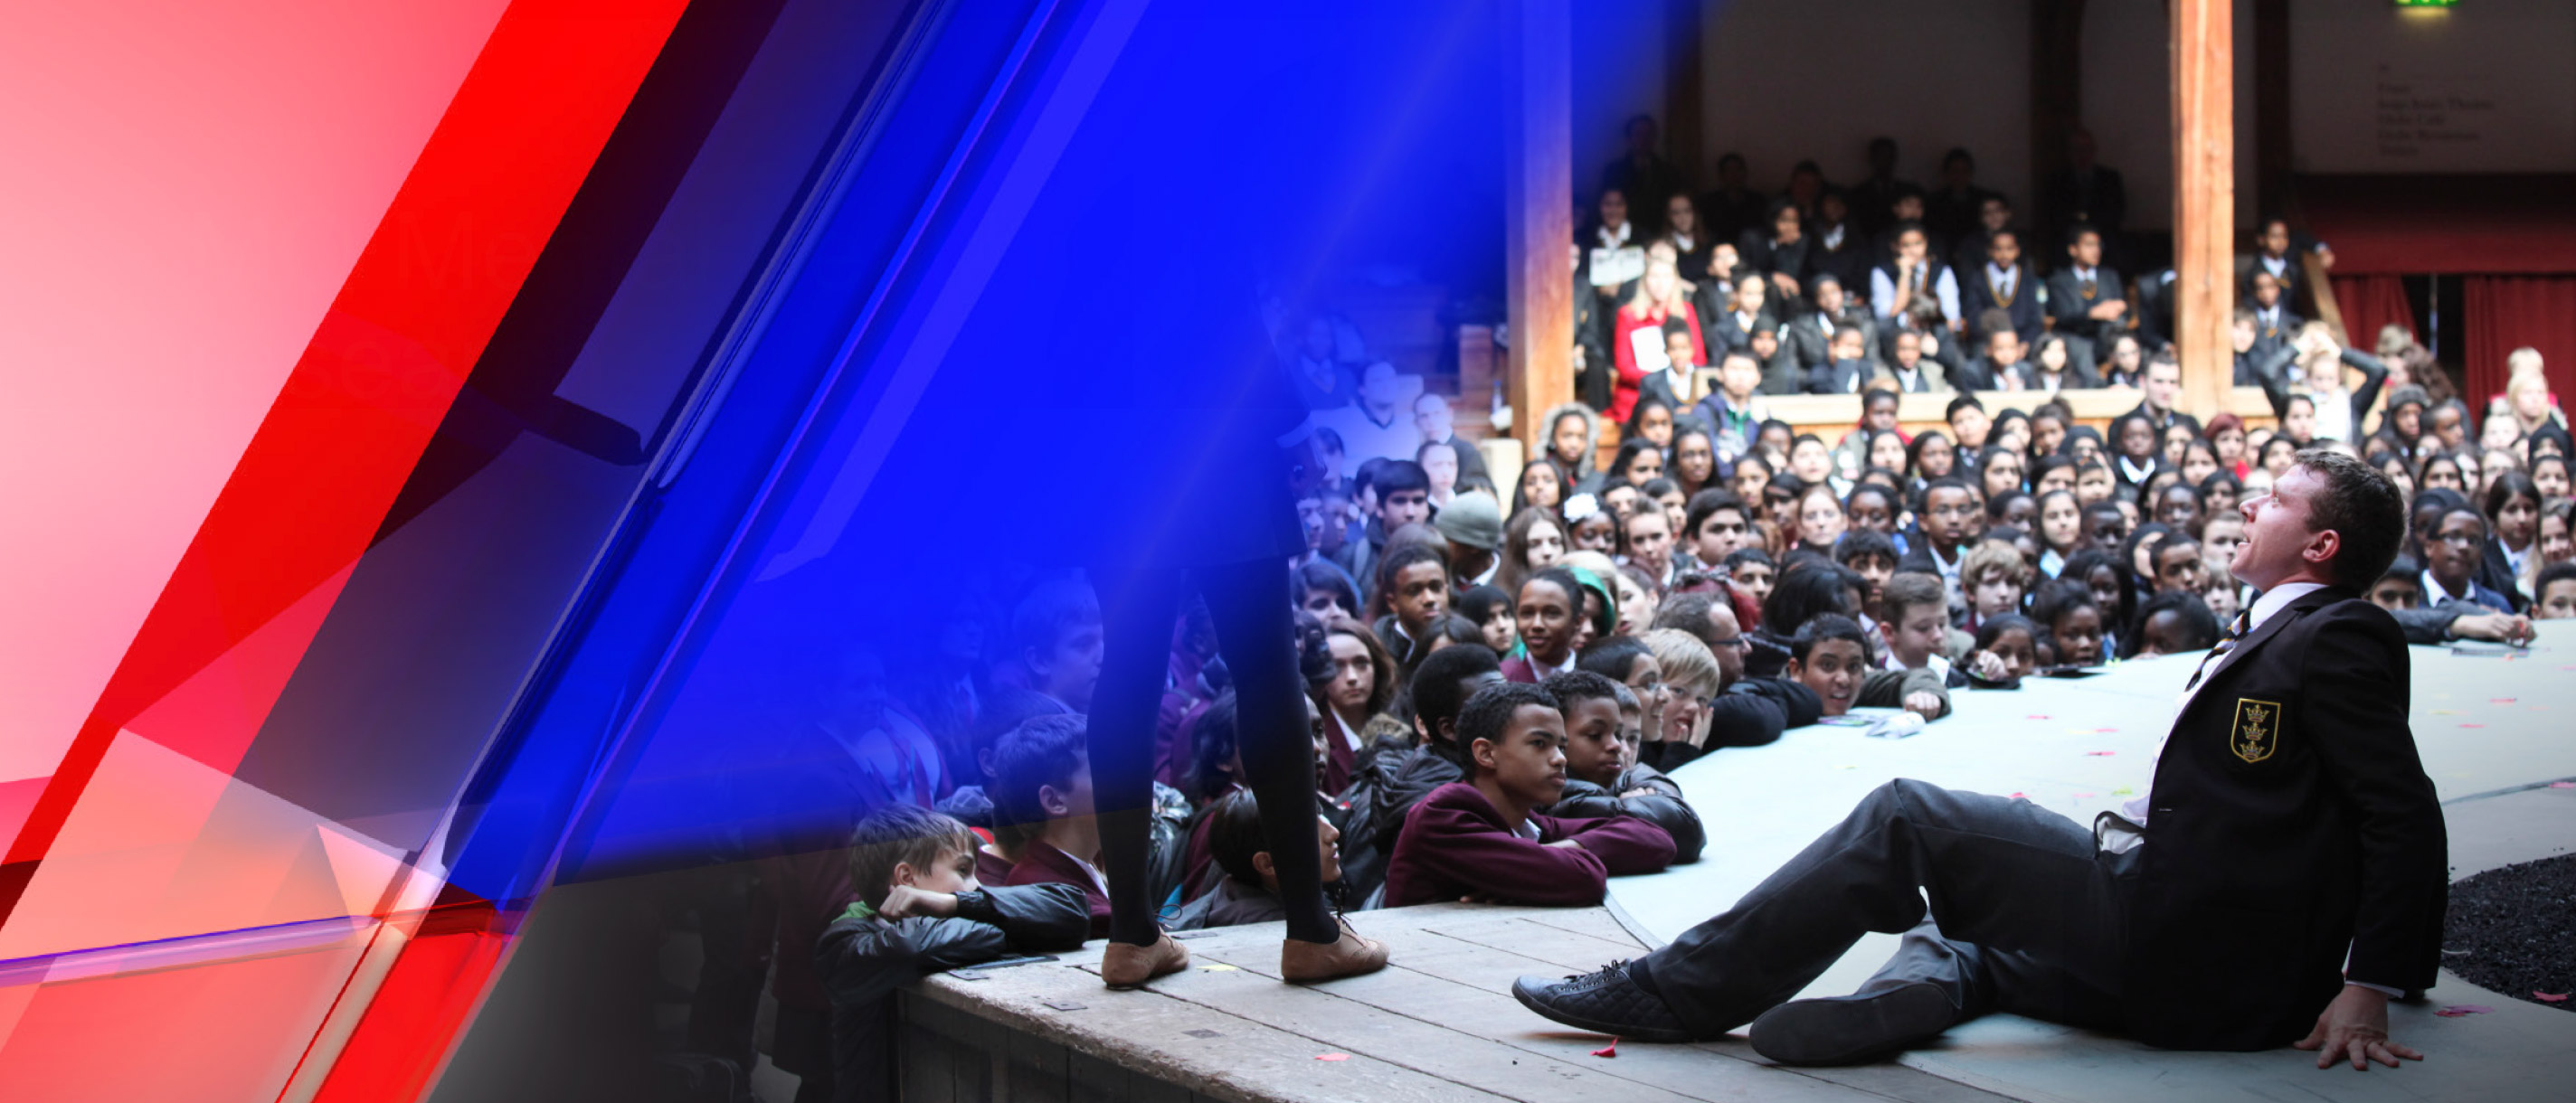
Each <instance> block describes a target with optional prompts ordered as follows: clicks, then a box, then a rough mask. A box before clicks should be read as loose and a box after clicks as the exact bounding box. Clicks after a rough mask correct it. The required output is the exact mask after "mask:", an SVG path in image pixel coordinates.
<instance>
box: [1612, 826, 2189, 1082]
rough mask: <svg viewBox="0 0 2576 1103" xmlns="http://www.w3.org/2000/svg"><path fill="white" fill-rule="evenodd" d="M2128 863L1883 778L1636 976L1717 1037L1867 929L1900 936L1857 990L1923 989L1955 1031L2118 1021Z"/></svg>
mask: <svg viewBox="0 0 2576 1103" xmlns="http://www.w3.org/2000/svg"><path fill="white" fill-rule="evenodd" d="M2137 856H2138V852H2137V851H2134V850H2132V851H2130V852H2129V853H2127V854H2108V853H2101V852H2098V851H2097V850H2096V849H2095V847H2094V843H2093V836H2092V834H2091V833H2090V832H2088V831H2086V830H2085V829H2083V828H2082V827H2079V826H2077V825H2076V823H2075V822H2074V821H2073V820H2069V819H2067V818H2066V817H2064V816H2060V815H2058V814H2056V813H2054V812H2050V811H2047V810H2045V809H2042V808H2040V807H2038V806H2036V805H2033V804H2031V803H2029V802H2027V801H2017V800H2007V799H2005V798H2003V797H1991V796H1985V795H1982V794H1978V793H1959V792H1952V791H1951V790H1948V789H1943V788H1940V787H1938V786H1934V785H1926V784H1924V783H1922V782H1919V781H1907V780H1899V781H1892V782H1889V783H1887V784H1886V785H1883V786H1880V787H1879V788H1878V789H1877V790H1876V791H1874V792H1872V793H1871V794H1870V795H1869V796H1868V797H1867V798H1865V799H1863V800H1862V801H1861V802H1860V806H1859V807H1857V808H1854V809H1852V813H1851V815H1850V816H1848V817H1846V818H1844V820H1843V822H1842V823H1841V824H1840V825H1839V826H1837V827H1835V828H1834V829H1833V830H1831V831H1827V832H1825V833H1824V835H1823V836H1821V837H1819V838H1818V839H1817V840H1816V841H1815V842H1813V843H1810V844H1808V845H1807V848H1806V849H1805V850H1803V851H1800V852H1799V854H1798V856H1797V857H1796V858H1794V859H1791V860H1790V862H1789V864H1787V865H1785V866H1782V867H1780V869H1779V871H1778V872H1775V873H1773V874H1772V875H1771V876H1770V877H1769V878H1767V879H1765V880H1764V881H1763V882H1762V883H1761V884H1760V885H1758V886H1756V887H1755V888H1754V889H1753V891H1752V892H1749V893H1747V894H1745V896H1744V898H1743V899H1742V900H1739V901H1737V902H1736V905H1735V907H1733V908H1730V909H1728V910H1727V911H1726V913H1725V914H1723V915H1720V916H1718V917H1717V918H1715V919H1711V920H1709V921H1707V922H1705V923H1702V924H1700V925H1699V926H1696V927H1693V928H1691V929H1690V930H1689V931H1687V932H1684V933H1683V935H1682V936H1681V937H1680V938H1678V939H1676V940H1674V941H1673V943H1672V944H1671V945H1669V946H1666V947H1664V948H1663V949H1660V950H1657V951H1655V952H1654V953H1653V954H1651V955H1649V956H1647V957H1646V958H1645V960H1643V961H1642V962H1640V963H1639V965H1640V966H1642V967H1643V969H1644V972H1645V980H1646V984H1647V986H1648V987H1650V988H1652V989H1653V990H1654V991H1655V992H1656V993H1658V994H1659V995H1661V996H1662V997H1663V998H1664V1002H1665V1003H1667V1004H1670V1005H1671V1006H1672V1009H1673V1011H1674V1012H1675V1013H1676V1014H1678V1015H1680V1016H1681V1018H1682V1021H1684V1022H1685V1023H1688V1024H1690V1025H1691V1026H1692V1027H1694V1028H1696V1029H1700V1030H1704V1031H1709V1032H1712V1033H1715V1032H1722V1031H1726V1030H1731V1029H1734V1028H1735V1027H1737V1026H1741V1025H1743V1024H1744V1023H1747V1022H1750V1021H1752V1020H1753V1018H1754V1017H1755V1016H1757V1015H1760V1014H1761V1013H1762V1012H1764V1011H1766V1010H1769V1009H1770V1008H1771V1007H1773V1006H1775V1005H1777V1004H1779V1003H1781V1002H1782V1001H1785V1000H1787V999H1789V998H1790V997H1792V996H1795V995H1797V993H1798V991H1799V990H1800V989H1803V988H1805V987H1806V986H1807V985H1808V984H1809V983H1811V982H1813V981H1814V980H1815V979H1816V977H1817V976H1819V975H1821V974H1822V973H1823V972H1824V971H1825V969H1826V968H1827V967H1829V966H1831V965H1832V964H1833V963H1834V962H1835V961H1836V960H1838V959H1840V958H1841V957H1842V955H1843V953H1844V951H1846V950H1849V949H1851V946H1852V943H1854V942H1857V941H1859V940H1860V936H1861V935H1862V934H1863V933H1865V932H1869V931H1881V932H1885V933H1888V934H1895V933H1899V932H1908V933H1907V935H1906V939H1905V944H1904V946H1903V947H1902V948H1901V949H1899V950H1898V951H1897V954H1896V956H1895V957H1894V958H1891V959H1890V960H1889V961H1888V963H1887V965H1886V966H1884V967H1883V968H1881V969H1880V970H1879V972H1878V975H1877V976H1875V977H1872V978H1871V979H1870V982H1869V983H1868V984H1867V985H1865V986H1864V987H1863V989H1862V990H1863V991H1871V990H1875V989H1879V988H1884V987H1889V986H1892V985H1896V984H1902V983H1908V982H1913V981H1922V982H1927V983H1931V984H1934V985H1937V986H1939V987H1940V988H1941V989H1942V990H1943V991H1945V992H1947V993H1949V995H1950V999H1951V1002H1952V1004H1953V1005H1954V1006H1956V1007H1958V1008H1959V1010H1960V1016H1961V1018H1963V1019H1964V1018H1968V1017H1972V1016H1975V1015H1982V1014H1985V1013H1986V1012H1989V1011H2011V1012H2015V1013H2018V1014H2025V1015H2030V1016H2033V1017H2036V1018H2043V1019H2048V1020H2051V1021H2055V1022H2063V1023H2067V1024H2070V1025H2076V1026H2108V1025H2113V1024H2115V1023H2116V1022H2117V1021H2118V1017H2119V992H2120V947H2121V945H2122V942H2123V940H2124V937H2125V935H2126V932H2127V924H2128V900H2129V889H2130V886H2131V885H2132V884H2134V881H2133V880H2132V878H2133V876H2134V872H2135V869H2136V864H2137V863H2136V858H2137ZM1927 893H1928V894H1929V895H1930V897H1931V904H1930V907H1929V913H1930V916H1931V920H1930V921H1929V922H1926V920H1925V913H1926V907H1925V904H1924V896H1925V894H1927Z"/></svg>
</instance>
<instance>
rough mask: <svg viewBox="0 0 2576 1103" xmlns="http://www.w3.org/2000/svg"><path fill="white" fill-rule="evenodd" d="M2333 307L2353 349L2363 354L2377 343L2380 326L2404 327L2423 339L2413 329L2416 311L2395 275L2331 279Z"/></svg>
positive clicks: (2400, 279)
mask: <svg viewBox="0 0 2576 1103" xmlns="http://www.w3.org/2000/svg"><path fill="white" fill-rule="evenodd" d="M2332 282H2333V283H2334V297H2335V305H2336V306H2338V307H2340V308H2342V310H2343V331H2344V334H2345V335H2346V337H2347V339H2349V340H2350V341H2351V342H2352V344H2353V346H2354V347H2356V348H2359V349H2361V350H2363V351H2365V352H2367V351H2370V350H2371V349H2373V348H2376V347H2377V346H2378V344H2379V327H2381V326H2388V325H2399V326H2405V327H2406V329H2407V331H2408V332H2410V333H2413V334H2415V339H2416V340H2418V341H2421V340H2423V339H2424V333H2423V331H2422V330H2419V329H2416V328H2415V308H2414V307H2413V306H2410V305H2408V304H2407V302H2406V283H2405V281H2404V279H2403V278H2401V277H2398V276H2384V275H2383V276H2343V275H2338V276H2336V277H2334V279H2333V281H2332Z"/></svg>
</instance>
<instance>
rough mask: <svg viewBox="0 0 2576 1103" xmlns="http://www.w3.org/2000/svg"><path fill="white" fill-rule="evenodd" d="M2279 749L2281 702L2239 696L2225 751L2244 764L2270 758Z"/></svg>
mask: <svg viewBox="0 0 2576 1103" xmlns="http://www.w3.org/2000/svg"><path fill="white" fill-rule="evenodd" d="M2280 746H2281V703H2280V702H2278V701H2257V700H2254V699H2252V698H2245V697H2240V698H2238V699H2237V701H2236V726H2235V727H2234V728H2233V729H2232V730H2230V731H2229V732H2228V733H2227V749H2228V750H2230V751H2233V752H2235V754H2236V757H2238V758H2241V759H2244V760H2245V761H2247V762H2261V761H2263V760H2264V759H2267V758H2270V757H2272V752H2273V751H2275V750H2278V749H2280Z"/></svg>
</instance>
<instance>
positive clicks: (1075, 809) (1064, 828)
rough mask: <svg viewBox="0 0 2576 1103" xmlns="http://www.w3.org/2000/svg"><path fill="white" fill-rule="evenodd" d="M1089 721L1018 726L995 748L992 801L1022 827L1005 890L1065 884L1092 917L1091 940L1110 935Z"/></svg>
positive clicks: (1042, 720)
mask: <svg viewBox="0 0 2576 1103" xmlns="http://www.w3.org/2000/svg"><path fill="white" fill-rule="evenodd" d="M1085 734H1086V722H1085V720H1084V719H1083V717H1081V716H1079V715H1075V714H1071V713H1064V714H1058V715H1054V716H1039V717H1034V718H1031V719H1029V720H1026V721H1023V722H1021V724H1020V726H1019V727H1016V728H1013V729H1011V731H1010V732H1009V733H1008V734H1006V735H1004V736H1002V738H1001V740H1000V742H998V743H996V744H994V747H993V774H994V790H995V791H994V794H993V797H994V801H995V803H996V805H997V807H998V809H999V810H1000V811H1001V813H1002V814H1003V815H1006V816H1008V817H1010V818H1011V820H1012V821H1014V822H1016V823H1019V824H1022V825H1026V826H1027V827H1028V835H1027V839H1026V841H1025V842H1023V843H1021V845H1020V859H1019V861H1018V862H1017V863H1014V864H1013V865H1012V866H1011V872H1010V873H1009V874H1008V875H1006V876H1005V877H1004V878H1003V881H1002V883H1003V884H1005V885H1045V884H1058V885H1070V886H1072V887H1074V888H1075V889H1078V890H1080V891H1081V893H1082V896H1083V900H1084V902H1085V904H1086V905H1087V906H1088V907H1089V909H1090V914H1091V936H1092V937H1094V938H1105V937H1107V936H1108V934H1109V884H1108V882H1107V881H1105V880H1103V879H1102V877H1101V872H1100V866H1099V864H1098V863H1099V860H1100V821H1099V819H1098V816H1097V810H1096V809H1095V808H1094V806H1093V802H1092V789H1091V754H1090V751H1089V750H1088V749H1087V748H1086V747H1085V745H1084V738H1085Z"/></svg>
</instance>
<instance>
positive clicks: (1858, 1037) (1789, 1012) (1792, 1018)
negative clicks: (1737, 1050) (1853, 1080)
mask: <svg viewBox="0 0 2576 1103" xmlns="http://www.w3.org/2000/svg"><path fill="white" fill-rule="evenodd" d="M1958 1021H1959V1009H1958V1008H1956V1007H1953V1006H1951V1005H1950V997H1949V995H1948V994H1947V993H1945V992H1943V991H1941V990H1940V989H1939V988H1936V987H1933V986H1932V985H1929V984H1904V985H1898V986H1897V987H1894V988H1886V989H1881V990H1879V991H1876V992H1866V993H1862V994H1860V995H1853V996H1835V997H1833V998H1831V999H1821V1000H1793V1001H1791V1002H1788V1003H1784V1004H1781V1005H1780V1006H1778V1007H1774V1008H1772V1009H1771V1010H1769V1011H1765V1012H1763V1013H1762V1017H1761V1018H1758V1019H1755V1020H1753V1030H1752V1032H1751V1033H1752V1036H1753V1052H1755V1053H1759V1054H1761V1055H1763V1056H1764V1057H1768V1058H1770V1059H1771V1060H1774V1061H1777V1062H1779V1063H1781V1064H1784V1065H1859V1064H1867V1063H1868V1062H1871V1061H1879V1060H1885V1059H1886V1058H1889V1057H1893V1056H1896V1055H1897V1054H1899V1053H1903V1052H1904V1051H1906V1050H1908V1049H1912V1048H1914V1047H1916V1046H1919V1045H1922V1044H1923V1043H1925V1042H1928V1041H1931V1040H1932V1039H1934V1038H1938V1037H1940V1036H1941V1032H1942V1031H1944V1030H1948V1029H1950V1026H1951V1024H1953V1023H1956V1022H1958Z"/></svg>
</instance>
